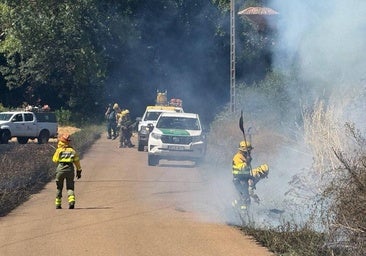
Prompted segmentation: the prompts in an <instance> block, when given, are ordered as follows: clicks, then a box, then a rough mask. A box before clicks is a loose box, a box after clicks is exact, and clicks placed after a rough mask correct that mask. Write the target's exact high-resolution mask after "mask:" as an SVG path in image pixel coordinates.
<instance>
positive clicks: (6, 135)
mask: <svg viewBox="0 0 366 256" xmlns="http://www.w3.org/2000/svg"><path fill="white" fill-rule="evenodd" d="M10 137H11V135H10V131H9V130H4V131H2V132H1V133H0V141H1V143H2V144H8V142H9V140H10V139H11V138H10Z"/></svg>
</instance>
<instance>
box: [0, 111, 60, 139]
mask: <svg viewBox="0 0 366 256" xmlns="http://www.w3.org/2000/svg"><path fill="white" fill-rule="evenodd" d="M57 130H58V124H57V119H56V115H55V113H53V112H28V111H9V112H1V113H0V143H3V144H7V143H8V142H9V140H10V139H11V138H14V137H16V138H17V140H18V143H19V144H26V143H27V142H28V140H29V139H31V140H34V139H36V138H37V142H38V143H39V144H44V143H47V142H48V140H49V138H56V137H57Z"/></svg>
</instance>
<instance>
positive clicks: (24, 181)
mask: <svg viewBox="0 0 366 256" xmlns="http://www.w3.org/2000/svg"><path fill="white" fill-rule="evenodd" d="M103 128H104V127H103ZM103 128H102V127H98V126H89V127H85V128H83V129H78V128H74V127H60V129H59V133H63V132H68V133H70V134H73V135H72V140H73V146H74V147H75V148H76V149H77V150H78V151H79V153H80V155H82V154H83V153H85V152H86V151H87V149H88V148H89V147H90V146H91V145H92V144H93V142H94V141H95V140H96V139H98V138H99V137H100V134H101V133H102V130H103ZM56 144H57V141H56V140H55V139H53V140H50V141H49V143H47V144H37V143H31V142H30V143H27V144H25V145H21V144H18V143H17V142H10V143H9V144H1V145H0V170H1V172H0V216H4V215H6V214H8V213H9V212H10V211H11V210H12V209H14V208H15V207H16V206H18V205H19V204H21V203H22V202H24V201H25V200H27V199H28V197H29V196H30V195H31V194H33V193H36V192H38V191H39V190H40V189H42V188H43V186H44V185H45V184H46V183H47V182H49V181H51V179H52V178H53V177H54V168H55V166H54V163H53V162H52V159H51V158H52V155H53V153H54V151H55V148H56Z"/></svg>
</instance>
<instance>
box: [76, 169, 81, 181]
mask: <svg viewBox="0 0 366 256" xmlns="http://www.w3.org/2000/svg"><path fill="white" fill-rule="evenodd" d="M76 178H77V179H80V178H81V170H78V171H76Z"/></svg>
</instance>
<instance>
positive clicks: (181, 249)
mask: <svg viewBox="0 0 366 256" xmlns="http://www.w3.org/2000/svg"><path fill="white" fill-rule="evenodd" d="M50 158H51V156H50ZM81 164H82V168H83V174H82V178H81V179H80V180H78V181H76V184H75V186H76V190H75V192H76V208H75V209H73V210H69V209H68V208H67V198H66V195H65V192H64V198H63V199H64V200H63V209H61V210H56V209H55V208H54V198H55V193H56V188H55V184H54V182H51V183H49V184H48V185H47V186H46V187H45V188H44V189H43V190H42V191H41V192H40V193H38V194H36V195H33V196H32V197H31V198H30V200H28V201H27V202H26V203H24V204H23V205H21V206H20V207H18V208H17V209H15V210H14V211H12V212H11V213H10V214H9V215H7V216H6V217H2V218H0V255H1V256H7V255H9V256H10V255H11V256H13V255H17V256H18V255H27V256H32V255H37V256H42V255H47V256H48V255H54V256H57V255H68V256H71V255H78V256H83V255H88V256H90V255H123V256H129V255H131V256H139V255H142V256H147V255H152V256H160V255H162V256H174V255H179V256H180V255H182V256H183V255H190V256H193V255H197V256H205V255H208V256H213V255H224V256H230V255H241V256H245V255H253V256H262V255H263V256H264V255H272V254H271V253H269V252H268V250H267V249H266V248H263V247H261V246H259V245H258V244H256V243H255V241H253V240H252V239H251V238H250V237H247V236H244V235H243V234H242V233H241V232H240V230H238V229H237V228H236V227H233V226H231V225H228V223H229V222H231V221H232V220H230V218H231V217H228V216H229V215H230V214H229V215H228V214H227V211H228V209H227V208H226V206H227V204H226V203H227V198H226V197H225V196H223V194H225V189H224V188H223V187H224V185H222V182H225V180H226V179H230V177H229V176H227V175H226V174H222V175H223V176H222V177H217V175H215V177H216V178H213V175H211V174H210V172H209V171H205V168H204V166H202V167H200V168H196V167H195V166H194V165H192V164H191V163H190V162H168V161H161V163H160V165H159V166H155V167H149V166H148V165H147V153H146V152H138V151H137V149H136V148H130V149H129V148H123V149H120V148H118V141H117V140H113V141H112V140H107V139H106V138H105V136H103V137H102V138H101V139H99V140H98V141H97V142H96V143H95V144H94V145H93V147H92V148H91V150H90V151H89V152H88V153H87V154H86V155H85V156H84V157H83V159H82V160H81Z"/></svg>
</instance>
